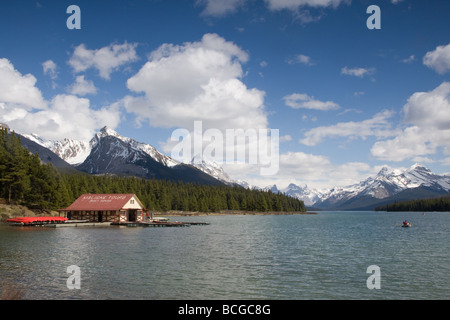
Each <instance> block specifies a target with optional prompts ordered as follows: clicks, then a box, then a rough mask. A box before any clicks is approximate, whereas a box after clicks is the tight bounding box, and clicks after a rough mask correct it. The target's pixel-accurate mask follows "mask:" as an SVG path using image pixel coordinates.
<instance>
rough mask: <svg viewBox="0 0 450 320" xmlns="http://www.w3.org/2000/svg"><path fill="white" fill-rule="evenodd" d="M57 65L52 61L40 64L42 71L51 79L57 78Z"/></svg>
mask: <svg viewBox="0 0 450 320" xmlns="http://www.w3.org/2000/svg"><path fill="white" fill-rule="evenodd" d="M57 68H58V67H57V65H56V63H55V62H53V61H52V60H47V61H45V62H44V63H42V69H43V71H44V74H45V75H48V76H49V77H50V78H51V79H53V80H54V79H56V78H58V71H57Z"/></svg>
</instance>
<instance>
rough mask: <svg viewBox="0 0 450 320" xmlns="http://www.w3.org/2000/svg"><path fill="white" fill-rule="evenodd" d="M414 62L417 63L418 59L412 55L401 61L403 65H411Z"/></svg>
mask: <svg viewBox="0 0 450 320" xmlns="http://www.w3.org/2000/svg"><path fill="white" fill-rule="evenodd" d="M413 61H416V57H415V56H414V55H413V54H412V55H410V56H409V57H408V58H406V59H403V60H401V62H403V63H411V62H413Z"/></svg>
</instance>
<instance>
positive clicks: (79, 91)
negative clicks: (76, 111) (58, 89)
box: [68, 75, 97, 96]
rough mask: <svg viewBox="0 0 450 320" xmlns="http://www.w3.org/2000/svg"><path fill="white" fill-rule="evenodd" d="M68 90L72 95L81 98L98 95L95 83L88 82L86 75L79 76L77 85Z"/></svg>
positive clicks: (76, 81)
mask: <svg viewBox="0 0 450 320" xmlns="http://www.w3.org/2000/svg"><path fill="white" fill-rule="evenodd" d="M68 89H69V92H70V93H71V94H73V95H79V96H85V95H88V94H96V93H97V88H96V87H95V85H94V82H92V81H91V80H86V79H85V77H84V75H81V76H77V78H76V80H75V83H74V84H73V85H71V86H70V87H69V88H68Z"/></svg>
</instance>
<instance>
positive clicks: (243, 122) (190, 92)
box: [123, 34, 268, 130]
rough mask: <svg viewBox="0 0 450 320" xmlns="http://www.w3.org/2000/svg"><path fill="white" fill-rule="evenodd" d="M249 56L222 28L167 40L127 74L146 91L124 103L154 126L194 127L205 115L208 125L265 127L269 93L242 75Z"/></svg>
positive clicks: (139, 89)
mask: <svg viewBox="0 0 450 320" xmlns="http://www.w3.org/2000/svg"><path fill="white" fill-rule="evenodd" d="M246 61H248V54H247V53H246V52H245V51H243V50H242V49H241V48H239V47H238V46H236V45H235V44H234V43H232V42H229V41H226V40H225V39H223V38H221V37H220V36H218V35H217V34H206V35H204V36H203V38H202V40H201V41H199V42H190V43H184V44H183V45H172V44H164V45H162V46H161V47H159V48H158V49H157V50H155V51H154V52H152V53H151V55H150V57H149V61H148V62H147V63H146V64H145V65H144V66H143V67H142V68H141V70H140V71H139V72H138V73H137V74H136V75H134V76H133V77H131V78H130V79H129V80H128V82H127V85H128V88H129V89H130V90H132V91H134V92H137V93H139V92H143V93H144V95H143V96H138V97H132V96H128V97H126V98H125V99H124V100H123V102H124V105H125V108H126V109H127V111H128V112H130V113H135V114H136V116H137V119H139V120H138V121H139V122H142V121H146V120H148V121H149V122H150V124H151V125H152V126H155V127H168V128H171V127H182V128H186V129H189V130H191V129H192V127H193V124H194V121H197V120H201V121H202V122H203V127H204V128H205V129H208V128H218V129H221V130H223V129H228V128H243V129H246V128H266V127H267V123H268V120H267V117H266V114H265V111H264V104H263V103H264V95H265V93H264V92H263V91H260V90H258V89H249V88H247V86H246V85H245V84H244V83H243V82H242V81H241V78H242V77H243V76H244V73H243V70H242V64H243V63H245V62H246Z"/></svg>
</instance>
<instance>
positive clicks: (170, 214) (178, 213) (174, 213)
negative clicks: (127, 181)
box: [153, 210, 317, 217]
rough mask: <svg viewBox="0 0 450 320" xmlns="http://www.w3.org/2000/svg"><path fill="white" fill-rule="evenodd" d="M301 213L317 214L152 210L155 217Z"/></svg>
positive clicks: (285, 213)
mask: <svg viewBox="0 0 450 320" xmlns="http://www.w3.org/2000/svg"><path fill="white" fill-rule="evenodd" d="M302 214H317V212H309V211H305V212H303V211H290V212H285V211H268V212H258V211H242V210H222V211H220V212H190V211H168V212H153V216H155V217H161V216H164V217H204V216H227V215H236V216H239V215H244V216H245V215H247V216H268V215H279V216H281V215H302Z"/></svg>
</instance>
